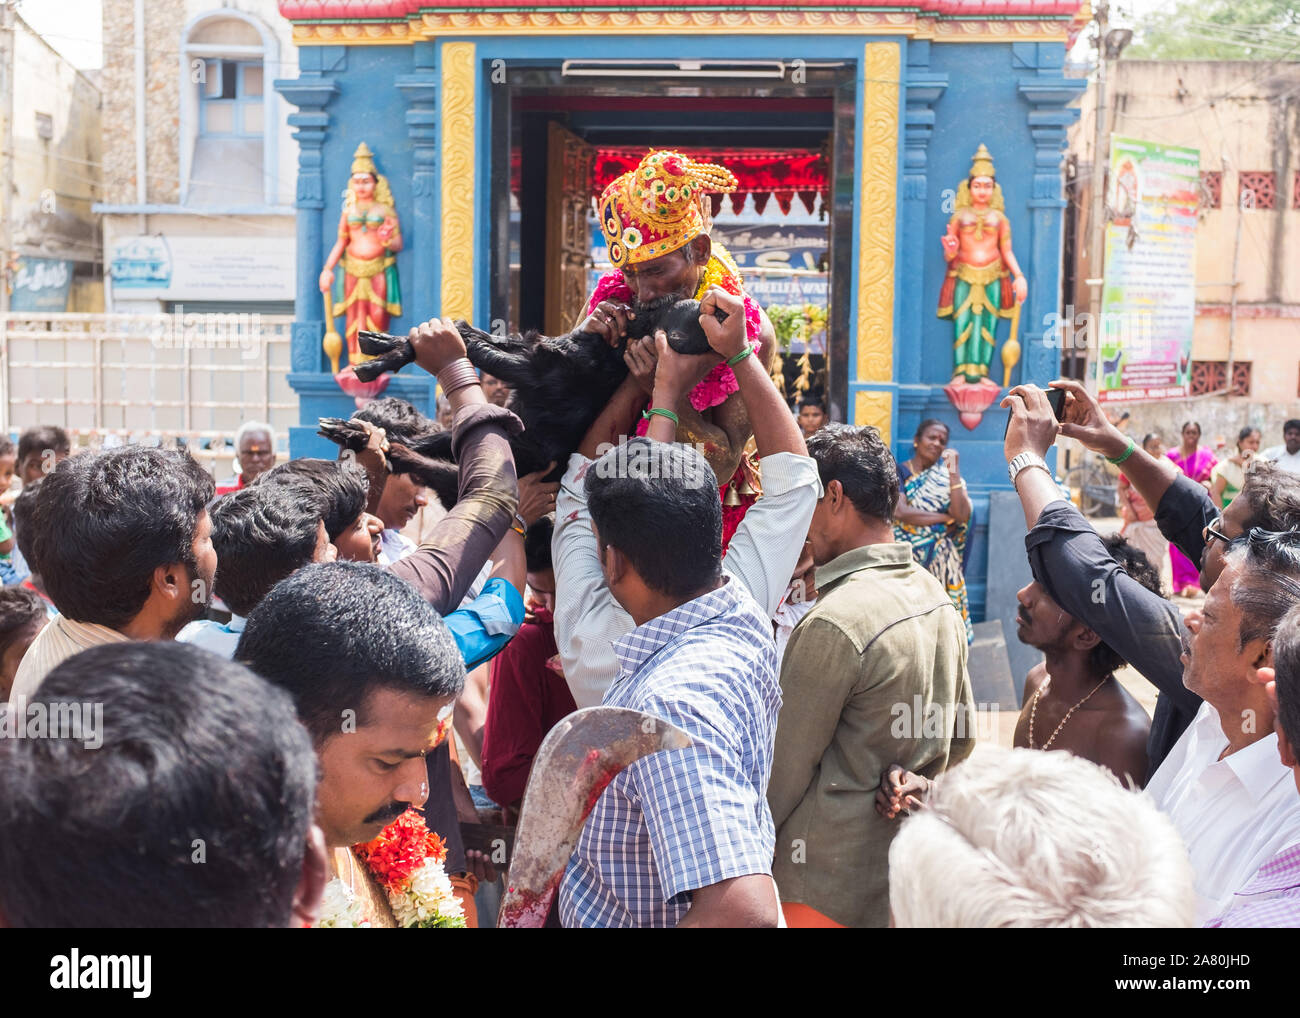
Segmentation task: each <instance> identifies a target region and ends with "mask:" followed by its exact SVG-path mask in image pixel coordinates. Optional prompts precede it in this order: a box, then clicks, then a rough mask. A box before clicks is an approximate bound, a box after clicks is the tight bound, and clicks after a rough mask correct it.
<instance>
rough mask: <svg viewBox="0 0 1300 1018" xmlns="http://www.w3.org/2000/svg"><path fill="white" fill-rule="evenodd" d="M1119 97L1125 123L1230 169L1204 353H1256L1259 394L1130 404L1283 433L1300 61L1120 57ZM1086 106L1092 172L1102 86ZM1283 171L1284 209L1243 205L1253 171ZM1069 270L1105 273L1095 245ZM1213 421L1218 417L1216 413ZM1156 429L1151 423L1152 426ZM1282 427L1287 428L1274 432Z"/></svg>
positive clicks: (1155, 417)
mask: <svg viewBox="0 0 1300 1018" xmlns="http://www.w3.org/2000/svg"><path fill="white" fill-rule="evenodd" d="M1107 96H1108V101H1107V106H1108V108H1109V110H1110V114H1109V117H1110V125H1111V130H1112V131H1113V133H1116V134H1122V135H1127V136H1131V137H1137V138H1142V139H1146V140H1150V141H1158V142H1164V143H1167V144H1174V145H1186V146H1190V147H1193V148H1197V149H1199V150H1200V153H1201V169H1202V171H1210V170H1217V171H1221V172H1223V189H1222V199H1223V200H1222V206H1223V207H1222V208H1218V209H1209V208H1205V209H1202V212H1201V216H1200V225H1199V229H1198V234H1197V238H1196V278H1197V317H1196V332H1195V338H1194V342H1193V347H1192V357H1193V358H1194V359H1195V360H1208V361H1226V360H1228V358H1229V333H1230V332H1231V333H1232V343H1231V355H1232V358H1233V359H1234V360H1237V361H1250V362H1251V364H1252V384H1251V393H1250V396H1249V397H1248V398H1237V397H1210V398H1207V399H1202V400H1193V401H1190V402H1187V403H1183V402H1182V401H1176V402H1174V403H1171V404H1168V405H1167V406H1166V405H1163V404H1145V405H1142V406H1140V407H1130V408H1129V409H1130V410H1131V412H1132V413H1133V415H1134V417H1135V418H1139V419H1141V420H1143V421H1146V422H1150V423H1151V424H1152V425H1154V426H1156V430H1171V429H1173V428H1174V427H1176V422H1178V421H1182V420H1186V419H1188V418H1197V419H1200V420H1201V423H1202V425H1203V426H1204V427H1205V429H1206V433H1207V435H1208V434H1212V433H1223V434H1227V433H1229V432H1235V431H1236V429H1237V428H1239V427H1241V426H1243V425H1244V424H1246V423H1251V424H1254V425H1256V426H1262V427H1263V428H1264V430H1265V442H1266V444H1270V443H1274V442H1277V441H1280V440H1281V439H1280V431H1281V422H1282V421H1283V420H1285V419H1286V418H1288V417H1295V416H1300V339H1298V338H1297V333H1298V331H1300V209H1295V208H1293V207H1292V205H1293V202H1292V186H1293V179H1294V175H1295V173H1296V171H1297V170H1300V62H1287V63H1270V64H1264V63H1260V62H1256V61H1156V60H1120V61H1118V62H1117V63H1113V64H1112V65H1111V68H1110V77H1109V79H1108V83H1107ZM1082 105H1083V111H1082V112H1083V115H1082V117H1081V118H1080V120H1079V122H1078V123H1077V124H1076V125H1075V126H1074V128H1073V129H1072V131H1071V141H1070V151H1071V152H1072V153H1074V154H1075V155H1076V156H1077V159H1078V161H1079V164H1080V169H1081V174H1080V175H1081V177H1083V178H1085V179H1086V178H1087V177H1088V175H1089V174H1090V172H1091V164H1092V146H1093V137H1094V131H1095V124H1096V121H1095V119H1094V112H1093V111H1094V106H1095V89H1094V88H1092V87H1090V88H1089V90H1088V92H1087V93H1086V94H1085V95H1084V96H1083V98H1082ZM1260 170H1272V171H1273V172H1274V174H1275V176H1276V181H1277V191H1278V194H1277V207H1276V209H1273V210H1264V209H1247V210H1245V211H1242V210H1240V209H1239V208H1238V204H1237V203H1238V196H1239V194H1240V180H1239V176H1240V174H1241V173H1242V172H1251V171H1260ZM1079 198H1080V201H1079V209H1078V213H1077V215H1078V220H1077V222H1078V236H1079V237H1080V238H1081V239H1082V240H1084V241H1085V244H1086V238H1087V236H1088V222H1087V213H1088V210H1089V208H1090V205H1089V202H1090V198H1089V190H1088V188H1086V187H1085V188H1083V189H1082V190H1081V192H1080V195H1079ZM1239 227H1240V242H1239V254H1238V278H1239V279H1240V280H1241V285H1240V286H1239V287H1238V288H1237V316H1236V324H1235V328H1231V327H1230V325H1231V318H1230V310H1229V303H1230V301H1231V297H1232V291H1231V288H1230V287H1229V286H1226V285H1223V284H1225V283H1227V282H1230V281H1231V279H1232V267H1233V252H1234V248H1237V247H1238V239H1237V238H1238V228H1239ZM1066 272H1067V273H1070V272H1073V273H1074V276H1075V279H1076V281H1077V282H1078V283H1079V289H1080V296H1081V298H1082V299H1081V300H1077V301H1076V304H1078V305H1079V308H1078V310H1085V309H1086V303H1087V292H1088V291H1087V288H1086V287H1083V286H1082V280H1084V279H1086V278H1088V277H1089V276H1091V275H1094V274H1095V271H1093V270H1090V268H1089V265H1088V260H1087V252H1086V251H1085V250H1082V249H1081V250H1080V252H1079V258H1078V259H1076V261H1075V262H1074V264H1073V265H1072V266H1067V267H1066ZM1211 422H1213V423H1211ZM1144 430H1150V429H1144ZM1273 436H1276V437H1273Z"/></svg>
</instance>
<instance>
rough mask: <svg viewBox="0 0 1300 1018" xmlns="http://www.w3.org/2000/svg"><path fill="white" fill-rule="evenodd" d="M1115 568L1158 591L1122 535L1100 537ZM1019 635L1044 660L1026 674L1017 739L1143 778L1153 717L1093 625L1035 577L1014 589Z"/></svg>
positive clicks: (1143, 780)
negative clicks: (1017, 590)
mask: <svg viewBox="0 0 1300 1018" xmlns="http://www.w3.org/2000/svg"><path fill="white" fill-rule="evenodd" d="M1105 544H1106V548H1107V550H1108V551H1109V552H1110V554H1111V556H1112V557H1113V558H1114V559H1115V561H1116V562H1117V563H1119V565H1120V567H1121V568H1122V569H1123V570H1124V571H1125V572H1126V573H1128V575H1129V576H1131V577H1132V578H1133V579H1135V580H1137V581H1138V583H1140V584H1142V586H1144V587H1146V588H1147V589H1148V590H1151V591H1153V592H1155V593H1159V591H1160V577H1159V574H1158V573H1157V572H1156V570H1155V569H1154V568H1153V567H1152V566H1151V564H1150V563H1149V562H1148V561H1147V560H1146V557H1145V556H1144V555H1142V554H1141V553H1140V552H1139V551H1138V550H1137V549H1136V548H1134V547H1133V546H1131V545H1130V544H1129V543H1128V542H1127V541H1125V540H1124V539H1123V538H1122V537H1119V536H1113V537H1108V538H1106V539H1105ZM1016 596H1017V600H1019V602H1020V610H1019V612H1018V613H1017V618H1016V635H1017V636H1019V638H1020V642H1021V643H1027V644H1029V645H1030V646H1031V647H1035V648H1037V649H1038V650H1041V651H1042V652H1043V653H1044V655H1045V656H1046V660H1045V661H1044V662H1043V663H1041V664H1038V665H1035V666H1034V667H1033V668H1032V669H1031V670H1030V672H1029V674H1028V676H1027V677H1026V678H1025V693H1024V702H1023V706H1022V708H1021V711H1020V720H1019V721H1018V722H1017V723H1016V734H1015V740H1014V743H1013V744H1014V745H1015V746H1016V747H1018V748H1019V747H1027V748H1029V749H1065V750H1069V751H1070V752H1071V753H1073V754H1074V755H1075V756H1081V757H1083V758H1084V759H1085V760H1091V761H1092V762H1093V763H1096V764H1100V765H1101V766H1103V767H1107V768H1109V769H1110V770H1111V771H1112V772H1113V773H1114V774H1115V775H1116V776H1117V777H1119V779H1120V780H1121V781H1125V780H1126V779H1128V778H1132V780H1133V781H1134V782H1135V783H1136V784H1138V785H1145V784H1146V779H1147V764H1148V761H1147V736H1148V735H1149V733H1150V730H1151V719H1150V718H1149V717H1148V716H1147V713H1146V711H1145V710H1143V709H1142V706H1141V705H1140V704H1139V703H1138V702H1137V700H1135V699H1134V698H1133V696H1132V694H1130V693H1129V692H1128V690H1126V689H1125V688H1124V687H1123V686H1122V685H1121V684H1120V683H1119V681H1118V680H1117V679H1116V678H1115V674H1114V673H1115V671H1116V669H1118V668H1121V667H1123V666H1124V663H1125V662H1124V660H1123V659H1122V658H1121V657H1120V656H1119V655H1118V654H1117V653H1116V652H1115V651H1114V650H1112V649H1111V648H1110V647H1108V646H1107V645H1106V644H1105V643H1103V642H1102V640H1101V637H1100V636H1098V635H1097V633H1096V632H1094V631H1093V630H1092V629H1089V628H1088V627H1087V626H1086V625H1084V624H1083V623H1082V622H1080V621H1079V620H1077V619H1076V618H1074V616H1072V615H1068V614H1066V612H1065V611H1064V610H1063V609H1062V608H1061V606H1060V605H1058V604H1057V603H1056V602H1055V601H1054V600H1052V598H1051V597H1050V596H1049V595H1048V594H1047V592H1046V591H1045V590H1044V589H1043V588H1042V586H1040V585H1039V583H1038V582H1037V581H1035V582H1032V583H1030V584H1029V586H1027V587H1025V588H1024V589H1022V590H1021V591H1020V593H1019V594H1017V595H1016Z"/></svg>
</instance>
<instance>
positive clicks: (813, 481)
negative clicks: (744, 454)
mask: <svg viewBox="0 0 1300 1018" xmlns="http://www.w3.org/2000/svg"><path fill="white" fill-rule="evenodd" d="M715 299H716V300H717V301H718V306H721V307H723V308H724V310H727V311H729V312H730V311H734V310H737V308H733V307H731V306H729V305H728V304H727V303H726V301H727V299H728V298H727V295H725V294H723V295H720V296H719V297H717V298H715ZM706 306H707V300H706ZM705 310H706V308H702V309H701V311H702V312H703V311H705ZM702 320H703V321H704V322H705V331H706V332H708V333H709V335H710V342H711V343H712V344H713V347H714V349H715V350H717V351H718V353H721V354H722V355H723V356H730V357H734V356H735V350H733V349H732V346H737V345H739V344H740V343H743V342H744V339H743V333H742V332H741V329H740V326H741V325H742V324H743V315H742V314H739V313H733V314H731V315H730V317H729V318H728V322H727V323H726V324H727V325H730V326H731V328H730V329H727V328H726V327H725V326H719V325H718V323H717V322H716V319H713V318H712V316H711V315H709V316H707V317H706V316H704V315H703V314H702ZM716 361H717V358H716V357H713V358H711V359H704V360H702V359H701V358H695V357H681V356H678V355H675V354H673V353H672V352H671V350H669V348H668V347H667V344H666V342H665V341H664V340H663V338H662V333H661V334H660V336H659V339H658V344H657V363H656V364H655V366H654V368H653V381H654V384H653V396H652V398H651V401H650V407H651V408H652V409H654V410H667V411H669V413H670V414H671V413H672V411H673V410H674V409H675V408H676V407H677V406H679V405H680V401H683V400H685V399H686V398H688V394H689V392H690V390H691V387H692V386H693V385H694V383H695V382H696V381H698V379H699V377H700V371H701V370H704V369H707V368H708V367H710V366H711V365H712V364H713V363H716ZM629 363H631V361H630V362H629ZM734 367H735V374H736V379H737V383H738V385H739V387H740V392H741V394H742V397H743V399H744V400H745V403H746V406H747V408H748V410H749V416H750V419H751V420H752V421H753V422H754V438H755V442H756V444H757V446H758V450H759V453H760V455H762V456H763V457H764V471H765V487H766V480H767V478H766V473H767V470H768V467H769V465H770V466H771V468H772V480H773V482H774V483H773V489H774V490H775V491H779V492H780V494H774V495H773V496H772V498H771V505H769V506H764V502H765V501H766V500H767V496H766V495H765V497H764V498H763V499H760V500H759V501H758V503H757V504H756V505H755V506H754V507H752V508H751V510H750V512H749V514H747V516H746V519H745V520H744V522H742V523H741V531H738V532H737V535H736V540H739V541H740V542H741V546H742V547H748V544H746V542H750V541H754V540H755V539H757V540H756V541H755V543H756V544H762V545H763V550H764V551H765V552H766V555H767V557H768V558H769V559H771V560H773V561H776V562H778V563H779V565H778V568H779V569H782V570H784V572H783V576H784V577H786V578H788V577H789V576H790V575H791V574H792V572H793V569H794V566H795V562H796V560H797V558H798V555H799V551H800V549H801V547H802V544H803V539H804V537H805V535H806V533H807V528H808V521H809V519H810V518H811V515H812V510H813V507H814V504H815V502H816V499H817V497H818V496H819V495H820V493H821V487H820V484H819V482H818V480H817V475H816V468H815V464H813V463H812V461H811V460H809V459H808V457H807V456H806V455H805V447H804V442H803V438H802V436H801V435H800V434H799V430H798V427H797V426H796V425H795V423H794V419H793V417H792V416H791V414H790V412H789V410H788V408H787V407H785V406H784V404H783V402H782V401H781V398H780V395H779V394H778V393H777V392H776V389H775V387H774V386H773V385H772V382H771V380H770V379H769V378H768V377H767V374H766V372H765V371H764V370H763V368H762V366H761V364H760V363H759V361H758V359H757V358H755V357H744V356H742V357H740V358H739V359H738V360H737V361H736V363H735V365H734ZM635 373H636V372H635V368H634V373H633V375H632V376H629V379H630V380H629V384H628V385H626V386H624V388H623V389H621V390H620V391H619V392H618V393H616V394H615V396H614V398H613V400H611V404H610V409H609V410H608V411H607V415H606V416H607V418H608V415H611V414H612V415H613V417H615V418H617V416H618V414H619V412H620V407H622V408H623V409H626V407H628V406H635V405H638V403H639V402H640V401H643V400H644V396H643V395H642V396H640V398H639V400H638V398H637V395H636V391H635V385H636V384H637V380H636V377H635ZM650 420H651V425H650V432H649V437H647V438H637V439H633V440H632V441H630V442H628V443H626V445H622V446H619V447H617V448H615V449H613V450H611V451H609V452H607V453H606V454H605V455H604V456H602V457H600V458H599V459H597V460H595V461H594V462H593V461H591V460H589V459H587V458H586V457H585V456H584V455H581V454H578V455H575V456H573V457H572V458H571V460H570V465H569V470H568V472H567V473H566V474H565V478H564V481H563V482H562V484H561V494H560V498H559V500H558V502H557V519H559V520H561V521H563V523H564V524H566V525H567V533H568V536H567V537H566V539H565V542H564V556H565V559H566V561H565V566H566V570H565V573H566V576H567V577H568V578H569V579H570V586H568V588H567V589H566V587H565V585H564V583H563V582H562V581H561V580H559V579H558V576H559V574H560V572H561V570H560V569H558V568H557V597H559V598H561V599H564V598H569V599H571V603H570V608H571V609H572V610H573V611H574V612H576V613H578V614H579V615H580V614H582V613H583V612H588V613H593V614H595V615H600V614H601V611H602V606H603V605H605V604H607V603H608V602H609V601H610V600H611V599H612V600H613V601H617V602H618V604H619V605H621V606H622V609H623V610H625V611H626V612H627V614H628V615H629V616H630V617H631V619H630V621H631V623H632V624H633V625H634V627H635V628H629V629H627V630H624V631H623V632H621V633H618V634H613V633H612V634H611V638H610V645H611V646H612V652H613V655H614V657H615V658H616V659H617V662H618V676H617V678H615V679H614V680H613V684H612V685H611V686H610V687H609V689H608V691H607V692H606V694H605V698H604V702H605V704H606V705H609V706H615V707H627V708H630V709H633V710H639V711H644V712H646V713H648V714H650V715H653V716H655V717H658V718H662V719H664V720H665V721H669V722H671V723H672V724H674V725H676V726H678V727H679V728H681V729H683V730H684V731H685V732H687V734H689V735H690V736H691V738H692V739H693V740H694V743H695V744H694V745H693V746H691V747H690V748H688V749H684V750H675V751H666V752H660V753H653V754H651V755H650V756H648V757H644V758H642V759H641V760H638V761H636V762H635V763H633V764H632V765H631V766H630V767H628V768H626V769H625V770H624V771H623V772H622V773H620V774H619V775H618V776H617V777H616V778H615V779H614V780H613V781H612V782H611V783H610V785H609V787H608V788H607V789H606V790H605V792H604V794H602V795H601V797H600V799H599V800H598V801H597V803H596V806H595V808H594V809H593V811H592V813H591V816H590V817H589V818H588V820H587V823H586V826H585V827H584V828H583V832H582V835H581V838H580V839H579V842H578V846H577V849H576V850H575V852H574V854H573V857H572V859H571V860H570V863H569V869H568V872H567V874H566V875H565V879H564V883H563V884H562V885H561V888H560V919H561V921H562V923H563V924H564V925H565V926H623V927H626V926H705V925H708V926H776V925H778V924H779V923H780V909H779V906H778V902H777V897H776V887H775V884H774V883H773V881H772V878H771V872H772V854H773V850H774V847H775V830H774V828H773V825H772V814H771V811H770V809H769V808H768V805H767V795H766V791H767V779H768V774H769V772H770V770H771V766H772V747H773V742H774V739H775V734H776V719H777V713H778V711H779V710H780V707H781V689H780V684H779V682H778V681H777V664H778V662H777V655H776V646H775V641H774V639H773V635H772V624H771V620H770V616H771V611H770V609H769V608H765V607H764V606H762V605H760V603H759V602H758V601H757V600H756V599H755V595H754V593H752V592H751V591H752V588H753V587H754V586H755V585H757V586H758V587H759V588H760V590H762V589H764V588H765V586H766V585H767V584H766V581H765V580H763V579H761V578H759V579H755V578H756V577H761V576H762V575H763V571H762V570H761V569H757V568H741V569H736V568H734V567H732V566H731V565H730V564H728V567H726V568H724V566H723V563H722V559H721V536H722V510H721V505H720V503H719V500H718V493H717V486H716V484H715V483H714V475H713V471H712V470H711V468H710V467H709V465H708V462H707V460H705V458H704V457H703V456H702V455H701V454H700V453H699V452H698V451H697V450H695V449H693V448H691V447H690V446H686V445H677V444H673V443H672V441H671V439H672V435H673V425H672V424H671V422H670V418H669V417H667V416H666V415H664V414H653V415H652V416H651V418H650ZM606 423H608V420H607V421H606ZM619 426H620V427H626V426H627V422H626V421H624V422H621V424H620V425H619ZM601 428H602V422H600V421H598V422H597V424H596V425H595V426H593V434H600V433H601ZM621 433H624V434H625V433H626V431H623V432H621ZM588 437H589V440H590V438H591V436H590V435H589V436H588ZM657 438H660V439H664V440H661V441H656V439H657ZM593 444H594V443H592V442H590V441H589V442H587V443H584V450H586V451H588V452H590V451H592V450H591V448H590V447H591V446H592V445H593ZM795 478H798V480H797V481H796V480H795ZM760 510H762V511H760ZM588 513H589V514H590V528H587V527H586V526H584V525H583V524H584V523H585V518H586V517H587V515H588ZM749 516H754V517H755V518H754V520H752V521H751V520H750V519H749ZM777 521H779V523H778V522H777ZM774 523H776V524H777V525H776V526H775V527H773V526H772V525H773V524H774ZM747 526H748V527H749V529H750V530H753V531H754V533H753V534H750V533H748V532H747V530H746V528H747ZM736 547H737V546H736V543H735V541H733V544H732V548H733V550H734V549H735V548H736ZM579 557H581V558H583V559H584V560H585V564H586V568H579V566H580V565H581V563H579V562H578V561H577V559H578V558H579ZM558 565H559V563H558V562H557V566H558ZM597 565H598V567H599V571H598V572H597V573H596V574H595V579H596V580H597V581H598V580H599V579H600V578H601V576H602V575H603V579H604V583H603V584H601V585H597V584H596V583H592V582H589V581H588V580H585V579H583V578H584V577H587V576H589V574H591V573H592V571H593V570H592V569H591V568H590V567H593V566H597ZM782 582H783V583H784V580H783V581H782ZM558 615H559V612H558V611H557V617H558ZM579 625H580V624H579ZM588 642H590V640H589V641H588Z"/></svg>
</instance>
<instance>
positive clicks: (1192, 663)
mask: <svg viewBox="0 0 1300 1018" xmlns="http://www.w3.org/2000/svg"><path fill="white" fill-rule="evenodd" d="M1297 603H1300V531H1287V532H1284V533H1269V532H1267V531H1262V530H1253V531H1251V535H1250V537H1248V538H1247V539H1246V540H1245V542H1244V546H1234V547H1233V548H1232V549H1231V550H1230V551H1229V552H1228V554H1227V556H1226V557H1225V560H1224V569H1223V572H1222V573H1221V574H1220V575H1219V578H1218V580H1216V581H1215V583H1214V585H1213V586H1212V587H1211V588H1210V591H1209V593H1208V594H1207V595H1206V599H1205V607H1204V609H1203V611H1202V621H1201V622H1200V623H1199V624H1197V623H1196V622H1194V621H1193V620H1190V619H1189V626H1190V628H1191V629H1192V631H1193V636H1192V638H1191V643H1190V647H1189V649H1188V652H1187V653H1186V654H1184V656H1183V661H1184V672H1183V682H1184V684H1185V685H1186V686H1187V688H1188V689H1190V690H1192V692H1194V693H1197V694H1198V695H1200V696H1201V697H1203V698H1204V699H1205V703H1204V704H1203V705H1202V706H1201V709H1200V711H1198V713H1197V715H1196V717H1195V719H1194V720H1193V721H1192V724H1191V726H1190V727H1189V728H1188V729H1187V731H1185V732H1184V733H1183V735H1182V737H1181V738H1180V739H1179V740H1178V742H1177V743H1175V744H1174V748H1173V749H1172V750H1171V751H1170V753H1169V755H1168V756H1167V757H1166V758H1165V761H1164V763H1163V764H1161V766H1160V768H1159V770H1157V771H1156V773H1155V775H1154V776H1153V777H1152V778H1151V780H1150V782H1149V783H1148V784H1147V793H1148V794H1149V795H1150V796H1151V798H1152V799H1153V800H1154V801H1155V803H1156V805H1157V806H1158V807H1159V808H1160V809H1161V810H1162V811H1163V812H1165V813H1166V814H1167V815H1168V816H1169V818H1170V819H1171V820H1173V822H1174V826H1175V827H1177V828H1178V831H1179V833H1180V834H1181V835H1182V836H1183V841H1184V842H1185V843H1186V845H1187V852H1188V855H1189V856H1190V858H1191V861H1192V868H1193V869H1194V870H1195V872H1196V894H1197V913H1196V914H1197V922H1198V923H1204V922H1205V921H1206V920H1207V919H1211V918H1213V917H1215V916H1217V915H1220V914H1221V913H1222V912H1223V911H1224V909H1225V908H1226V907H1227V906H1228V904H1229V903H1230V902H1231V901H1232V897H1233V894H1234V892H1235V891H1237V890H1238V888H1240V887H1241V886H1242V885H1243V884H1245V882H1246V881H1247V880H1248V879H1249V878H1250V877H1251V875H1252V874H1254V873H1255V872H1256V870H1258V869H1259V867H1260V865H1261V864H1262V863H1264V862H1266V861H1267V860H1269V859H1270V858H1272V857H1273V856H1274V855H1275V854H1276V853H1277V852H1278V850H1279V849H1282V848H1284V847H1286V846H1287V845H1290V844H1292V843H1293V842H1295V841H1297V840H1300V794H1297V791H1296V785H1295V781H1294V780H1293V777H1292V774H1291V771H1290V770H1289V769H1288V768H1287V767H1285V766H1283V764H1282V763H1281V761H1280V759H1279V757H1278V744H1277V735H1276V733H1275V732H1274V727H1273V721H1274V713H1275V711H1274V708H1273V705H1272V704H1271V703H1270V701H1269V698H1268V696H1267V693H1266V690H1265V688H1264V686H1263V685H1262V684H1261V683H1260V682H1259V680H1258V676H1257V672H1258V670H1259V669H1260V668H1262V667H1265V666H1266V665H1268V664H1270V663H1271V653H1272V652H1271V641H1272V638H1273V633H1274V630H1275V628H1276V626H1277V624H1278V621H1279V620H1280V619H1281V618H1282V616H1283V615H1284V614H1285V613H1286V611H1287V609H1288V608H1290V607H1291V606H1292V605H1295V604H1297Z"/></svg>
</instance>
